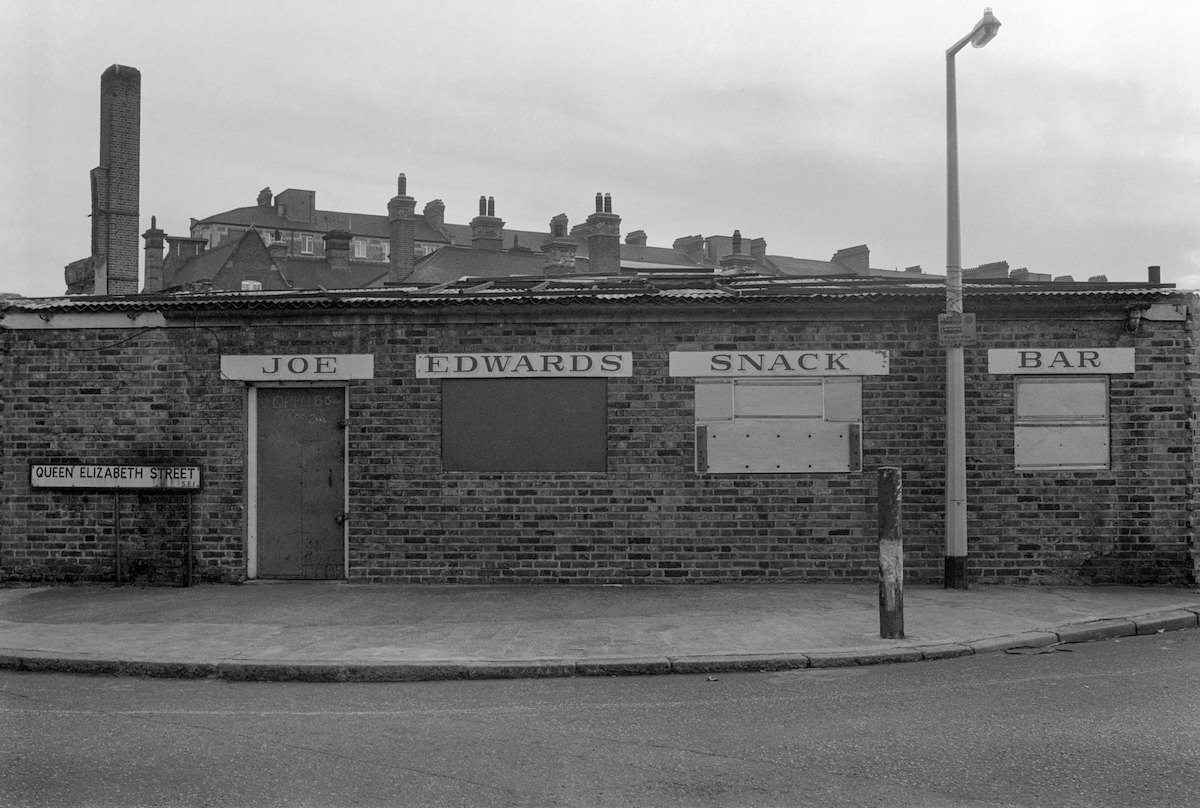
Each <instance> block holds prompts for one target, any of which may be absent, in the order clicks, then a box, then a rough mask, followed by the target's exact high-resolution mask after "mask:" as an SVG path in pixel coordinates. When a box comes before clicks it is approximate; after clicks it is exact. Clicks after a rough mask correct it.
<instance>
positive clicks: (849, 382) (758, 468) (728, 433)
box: [695, 377, 862, 474]
mask: <svg viewBox="0 0 1200 808" xmlns="http://www.w3.org/2000/svg"><path fill="white" fill-rule="evenodd" d="M695 401H696V470H697V471H698V472H700V473H702V474H738V473H743V474H744V473H756V474H784V473H797V472H838V471H842V472H846V471H857V470H858V469H860V468H861V467H862V459H861V457H862V449H861V443H862V441H861V421H862V379H861V378H860V377H837V378H789V379H763V378H748V379H735V380H723V379H722V380H717V379H697V380H696V398H695Z"/></svg>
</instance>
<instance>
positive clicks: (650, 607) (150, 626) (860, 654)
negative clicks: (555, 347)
mask: <svg viewBox="0 0 1200 808" xmlns="http://www.w3.org/2000/svg"><path fill="white" fill-rule="evenodd" d="M904 619H905V627H906V629H907V630H906V633H905V636H904V637H902V638H896V639H885V638H882V637H880V636H879V627H880V622H879V611H878V591H877V588H876V587H875V586H874V585H867V584H861V585H836V584H752V585H709V586H685V585H664V586H653V585H651V586H625V587H621V586H570V587H551V586H511V585H510V586H450V585H446V586H421V587H416V586H396V585H372V584H355V583H348V582H330V583H317V582H299V583H280V584H273V583H261V584H260V583H252V584H247V585H227V584H226V585H204V586H198V587H191V588H186V589H171V588H140V587H128V586H127V587H120V588H116V587H104V586H62V587H40V588H8V589H0V669H9V670H18V671H57V672H67V673H82V674H98V675H125V676H148V677H167V678H185V679H193V678H219V679H224V680H229V681H288V680H295V681H317V682H385V681H386V682H404V681H425V680H444V679H496V678H544V677H568V676H619V675H639V674H642V675H644V674H666V673H681V674H686V673H691V674H705V673H709V674H711V673H718V672H751V671H778V670H791V669H801V668H828V667H844V666H852V665H873V664H882V663H894V662H917V661H927V660H940V659H949V658H954V657H962V656H970V655H974V654H984V653H990V652H998V651H1013V650H1015V649H1031V650H1035V649H1043V648H1046V647H1047V646H1055V645H1061V644H1066V643H1081V642H1093V641H1097V640H1107V639H1114V638H1120V637H1129V636H1136V635H1145V634H1155V633H1161V632H1166V631H1175V630H1180V629H1186V628H1196V627H1198V626H1200V591H1197V590H1196V589H1195V588H1190V589H1186V588H1149V587H1048V586H1025V587H1021V586H983V585H980V586H977V587H974V588H972V589H970V590H947V589H942V588H940V587H936V588H935V587H909V588H908V589H907V591H906V592H905V603H904Z"/></svg>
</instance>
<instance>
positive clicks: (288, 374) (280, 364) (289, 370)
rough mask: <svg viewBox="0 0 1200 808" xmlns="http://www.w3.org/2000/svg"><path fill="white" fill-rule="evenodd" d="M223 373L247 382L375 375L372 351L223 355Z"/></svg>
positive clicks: (333, 379)
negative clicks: (360, 352) (368, 352)
mask: <svg viewBox="0 0 1200 808" xmlns="http://www.w3.org/2000/svg"><path fill="white" fill-rule="evenodd" d="M221 377H222V378H225V379H232V380H235V381H246V382H279V381H289V382H294V381H305V382H319V381H342V380H345V379H373V378H375V357H374V356H373V355H372V354H263V355H261V356H260V355H233V356H222V357H221Z"/></svg>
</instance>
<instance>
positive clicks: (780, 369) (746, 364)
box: [669, 350, 889, 377]
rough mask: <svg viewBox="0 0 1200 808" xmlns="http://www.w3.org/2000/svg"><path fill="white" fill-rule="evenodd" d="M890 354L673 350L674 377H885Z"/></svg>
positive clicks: (671, 355) (672, 373)
mask: <svg viewBox="0 0 1200 808" xmlns="http://www.w3.org/2000/svg"><path fill="white" fill-rule="evenodd" d="M888 372H889V370H888V352H887V351H816V350H804V351H671V354H670V370H669V373H670V375H672V376H710V377H712V376H715V377H726V376H728V377H733V376H885V375H887V373H888Z"/></svg>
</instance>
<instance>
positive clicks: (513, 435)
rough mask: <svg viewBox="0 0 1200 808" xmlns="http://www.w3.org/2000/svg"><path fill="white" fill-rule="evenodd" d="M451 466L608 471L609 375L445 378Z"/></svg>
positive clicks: (446, 462)
mask: <svg viewBox="0 0 1200 808" xmlns="http://www.w3.org/2000/svg"><path fill="white" fill-rule="evenodd" d="M442 468H443V469H444V470H445V471H606V470H607V469H608V381H607V380H606V379H594V378H572V379H446V380H444V381H443V382H442Z"/></svg>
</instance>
